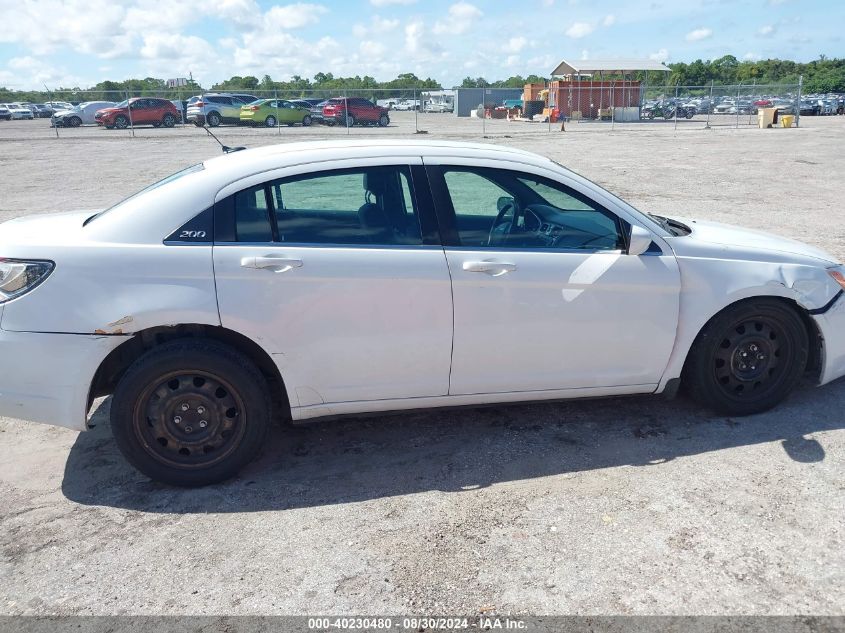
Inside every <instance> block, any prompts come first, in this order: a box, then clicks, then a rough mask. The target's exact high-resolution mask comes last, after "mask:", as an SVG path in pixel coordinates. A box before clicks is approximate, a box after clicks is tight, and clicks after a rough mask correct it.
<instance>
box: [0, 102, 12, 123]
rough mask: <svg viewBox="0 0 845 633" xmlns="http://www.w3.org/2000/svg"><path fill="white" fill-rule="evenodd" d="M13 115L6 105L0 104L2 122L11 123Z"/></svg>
mask: <svg viewBox="0 0 845 633" xmlns="http://www.w3.org/2000/svg"><path fill="white" fill-rule="evenodd" d="M11 120H12V113H11V112H9V108H8V107H7V106H6V104H5V103H0V121H11Z"/></svg>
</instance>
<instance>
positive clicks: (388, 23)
mask: <svg viewBox="0 0 845 633" xmlns="http://www.w3.org/2000/svg"><path fill="white" fill-rule="evenodd" d="M397 26H399V20H390V19H388V18H382V17H381V16H378V15H374V16H373V19H372V20H371V21H370V24H369V26H367V25H365V24H361V23H358V24H355V25H354V26H353V27H352V34H353V35H354V36H355V37H357V38H359V39H364V38H365V37H367V36H368V35H370V34H381V33H389V32H390V31H393V30H395V29H396V27H397Z"/></svg>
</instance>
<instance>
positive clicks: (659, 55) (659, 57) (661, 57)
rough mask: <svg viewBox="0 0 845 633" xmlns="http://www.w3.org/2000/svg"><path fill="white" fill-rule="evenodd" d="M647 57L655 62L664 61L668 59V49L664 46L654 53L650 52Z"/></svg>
mask: <svg viewBox="0 0 845 633" xmlns="http://www.w3.org/2000/svg"><path fill="white" fill-rule="evenodd" d="M648 58H649V59H653V60H654V61H656V62H665V61H666V60H667V59H669V51H667V50H666V49H665V48H661V49H660V50H659V51H657V52H656V53H652V54H651V55H649V56H648Z"/></svg>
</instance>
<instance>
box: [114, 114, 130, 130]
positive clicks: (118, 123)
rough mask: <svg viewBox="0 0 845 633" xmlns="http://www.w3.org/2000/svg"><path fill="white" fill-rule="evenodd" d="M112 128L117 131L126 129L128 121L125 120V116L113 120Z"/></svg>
mask: <svg viewBox="0 0 845 633" xmlns="http://www.w3.org/2000/svg"><path fill="white" fill-rule="evenodd" d="M114 126H115V127H116V128H117V129H118V130H125V129H126V128H128V127H129V119H127V118H126V117H125V116H123V115H122V114H121V115H119V116H118V117H116V118H115V120H114Z"/></svg>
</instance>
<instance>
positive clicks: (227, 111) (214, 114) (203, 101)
mask: <svg viewBox="0 0 845 633" xmlns="http://www.w3.org/2000/svg"><path fill="white" fill-rule="evenodd" d="M253 101H256V97H254V96H252V95H242V94H238V95H235V94H229V93H210V94H205V95H200V96H199V98H198V99H197V100H196V101H194V102H193V103H188V122H189V123H193V124H194V125H197V126H203V125H205V124H206V123H207V124H208V125H209V127H217V126H218V125H220V124H221V123H240V122H241V106H243V105H246V104H248V103H252V102H253Z"/></svg>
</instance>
